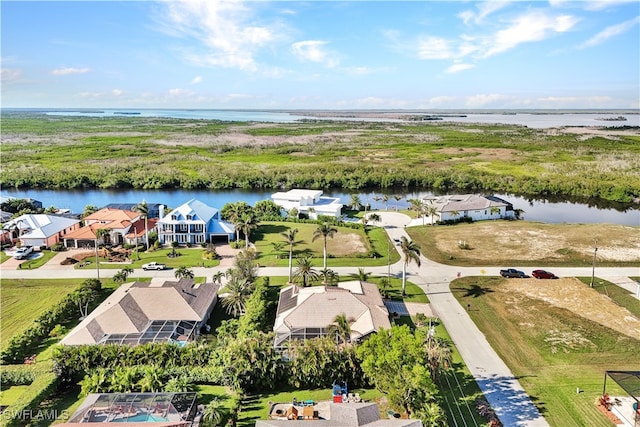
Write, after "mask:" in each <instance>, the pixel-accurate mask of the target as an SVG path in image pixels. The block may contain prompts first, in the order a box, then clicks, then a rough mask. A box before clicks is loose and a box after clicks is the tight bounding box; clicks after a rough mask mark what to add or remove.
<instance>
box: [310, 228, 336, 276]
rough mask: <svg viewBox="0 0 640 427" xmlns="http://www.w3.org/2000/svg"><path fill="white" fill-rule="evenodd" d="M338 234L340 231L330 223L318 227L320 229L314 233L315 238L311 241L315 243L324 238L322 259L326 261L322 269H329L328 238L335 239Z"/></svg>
mask: <svg viewBox="0 0 640 427" xmlns="http://www.w3.org/2000/svg"><path fill="white" fill-rule="evenodd" d="M337 232H338V229H337V228H335V227H333V226H332V225H331V224H329V223H328V222H323V223H322V224H320V225H318V228H316V229H315V231H314V232H313V238H312V239H311V241H315V240H316V239H317V238H319V237H322V239H323V243H324V244H323V252H322V257H323V260H324V261H323V264H322V267H323V268H325V269H326V268H327V237H331V238H332V239H333V236H335V234H336V233H337Z"/></svg>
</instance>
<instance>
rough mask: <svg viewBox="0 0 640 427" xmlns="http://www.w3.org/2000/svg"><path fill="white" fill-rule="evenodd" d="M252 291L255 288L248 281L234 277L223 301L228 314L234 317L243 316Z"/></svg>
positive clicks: (227, 287) (226, 288)
mask: <svg viewBox="0 0 640 427" xmlns="http://www.w3.org/2000/svg"><path fill="white" fill-rule="evenodd" d="M252 291H253V286H252V284H251V283H250V282H249V281H248V280H246V279H240V278H238V277H232V278H231V279H230V280H229V282H228V283H227V284H226V286H225V293H226V296H225V297H224V298H223V299H222V306H223V307H224V308H225V310H226V312H227V314H231V315H233V316H234V317H239V316H241V315H243V314H244V310H245V306H246V304H247V299H249V296H250V295H251V292H252Z"/></svg>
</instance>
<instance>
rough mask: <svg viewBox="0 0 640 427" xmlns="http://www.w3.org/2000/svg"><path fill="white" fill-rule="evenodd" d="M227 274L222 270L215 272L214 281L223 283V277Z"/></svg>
mask: <svg viewBox="0 0 640 427" xmlns="http://www.w3.org/2000/svg"><path fill="white" fill-rule="evenodd" d="M224 276H225V274H224V273H223V272H222V271H218V272H216V273H214V274H213V278H212V280H213V283H219V284H222V278H223V277H224Z"/></svg>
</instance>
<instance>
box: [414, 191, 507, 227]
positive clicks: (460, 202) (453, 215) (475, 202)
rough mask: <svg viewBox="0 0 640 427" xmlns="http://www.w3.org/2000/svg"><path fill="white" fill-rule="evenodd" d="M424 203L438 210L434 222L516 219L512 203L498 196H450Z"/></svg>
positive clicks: (428, 198) (438, 197)
mask: <svg viewBox="0 0 640 427" xmlns="http://www.w3.org/2000/svg"><path fill="white" fill-rule="evenodd" d="M423 202H424V203H425V204H426V205H427V206H429V205H431V206H434V207H435V208H436V213H435V215H434V218H433V220H434V222H436V221H458V220H460V219H462V218H471V220H473V221H481V220H490V219H504V218H514V217H515V212H514V210H513V206H512V205H511V203H509V202H507V201H505V200H502V199H501V198H499V197H496V196H481V195H478V194H462V195H460V194H454V195H448V196H429V197H425V198H424V199H423Z"/></svg>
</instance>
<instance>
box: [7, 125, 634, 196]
mask: <svg viewBox="0 0 640 427" xmlns="http://www.w3.org/2000/svg"><path fill="white" fill-rule="evenodd" d="M2 125H3V135H2V139H3V141H2V155H3V156H2V162H3V168H2V171H0V185H2V186H3V187H23V188H25V187H29V188H78V189H80V188H86V187H95V188H110V189H117V188H145V189H154V188H183V189H196V188H200V189H204V188H208V189H224V188H283V187H287V188H291V187H298V188H300V187H302V188H304V187H310V188H342V189H362V188H372V187H377V188H421V189H435V190H437V191H443V192H451V191H456V192H460V191H475V192H481V191H487V192H489V191H493V192H499V193H516V194H525V195H546V196H561V197H563V198H571V197H576V198H582V199H589V198H593V199H600V200H609V201H615V202H620V203H626V204H630V203H632V202H633V200H634V198H637V197H638V196H640V194H638V188H640V173H639V172H638V171H640V156H638V153H640V132H638V130H637V129H624V130H607V131H606V132H600V133H597V132H594V133H591V134H589V133H585V132H581V133H578V132H576V133H572V132H571V131H570V130H567V129H563V130H558V129H529V128H526V127H522V126H506V125H505V126H499V125H498V126H497V125H479V124H460V123H457V124H451V123H375V122H366V123H357V122H338V121H318V122H313V123H287V124H285V123H283V124H273V123H264V124H256V123H224V122H216V121H207V120H180V119H158V118H143V117H129V118H92V117H79V118H73V117H52V116H44V115H37V114H31V115H30V114H25V113H20V114H8V113H5V114H3V115H2ZM24 165H29V168H25V167H24Z"/></svg>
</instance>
